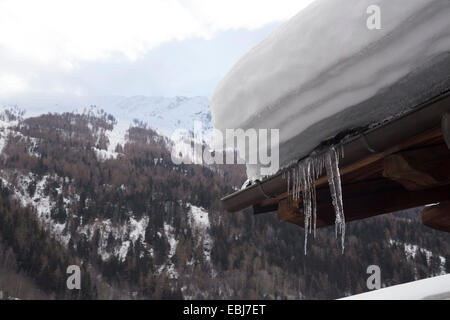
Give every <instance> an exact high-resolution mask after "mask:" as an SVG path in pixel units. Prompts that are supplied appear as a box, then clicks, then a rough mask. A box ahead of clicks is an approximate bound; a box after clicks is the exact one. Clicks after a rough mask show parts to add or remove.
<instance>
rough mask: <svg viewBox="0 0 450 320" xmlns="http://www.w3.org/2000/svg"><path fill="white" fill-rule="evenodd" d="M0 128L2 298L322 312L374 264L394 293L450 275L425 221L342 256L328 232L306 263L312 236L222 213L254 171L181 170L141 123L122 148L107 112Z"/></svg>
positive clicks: (380, 227) (396, 221)
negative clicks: (205, 303) (277, 304)
mask: <svg viewBox="0 0 450 320" xmlns="http://www.w3.org/2000/svg"><path fill="white" fill-rule="evenodd" d="M0 118H1V125H2V127H1V132H0V140H1V146H2V152H1V156H0V157H1V159H0V160H1V162H0V166H1V167H0V178H1V180H0V182H1V190H0V191H1V197H0V292H2V294H1V297H3V298H8V297H11V298H25V299H27V298H45V299H47V298H48V299H52V298H80V299H97V298H98V299H112V298H117V299H171V298H173V299H192V298H196V299H206V298H218V299H228V298H245V299H256V298H262V299H264V298H267V299H322V298H338V297H342V296H345V295H349V294H355V293H360V292H363V291H366V290H367V289H366V287H365V286H366V279H367V277H368V275H367V274H366V268H367V266H369V265H371V264H377V265H379V266H380V268H381V272H382V282H383V285H385V286H388V285H392V284H397V283H402V282H406V281H411V280H414V279H419V278H425V277H429V276H432V275H437V274H441V273H446V272H450V245H449V244H450V238H449V235H448V234H445V233H439V232H436V231H433V230H431V229H429V228H426V227H424V226H422V225H421V223H420V219H419V218H418V216H417V212H414V211H412V212H409V213H404V214H397V215H385V216H380V217H376V218H372V219H368V220H365V221H359V222H352V223H349V224H348V227H347V236H346V249H345V252H344V254H343V255H342V254H341V253H340V250H339V246H338V245H337V244H336V243H335V235H334V228H326V229H323V230H320V231H318V235H317V237H316V239H313V240H311V241H310V242H309V243H308V251H307V255H306V256H305V255H304V252H303V245H304V242H303V241H304V236H303V230H302V229H301V228H298V227H297V226H294V225H289V224H286V223H281V222H278V221H277V219H276V216H274V215H272V214H265V215H259V216H253V215H252V214H251V212H241V213H236V214H230V213H227V212H224V211H223V210H222V209H221V206H220V201H219V199H220V197H221V196H223V195H225V194H229V193H231V192H233V191H234V190H235V189H236V188H237V187H240V185H241V184H242V182H243V181H244V180H245V173H244V172H245V171H244V168H243V167H241V166H222V167H220V166H216V167H206V166H201V165H179V166H177V165H174V164H173V163H172V162H171V157H170V149H171V146H172V142H171V141H170V140H168V139H167V138H166V137H163V136H160V135H158V134H157V133H156V131H155V130H154V129H152V128H150V127H148V126H147V125H146V124H144V123H140V122H138V121H136V122H134V124H133V125H132V126H130V128H129V129H128V131H127V135H126V137H124V139H123V141H124V142H123V143H121V144H117V145H112V139H111V137H112V135H111V133H112V131H113V129H114V127H115V125H116V123H117V121H116V119H115V118H114V117H113V116H111V115H108V114H106V113H104V112H101V111H98V110H97V111H96V112H93V111H92V110H91V111H89V112H85V113H63V114H45V115H41V116H38V117H33V118H26V119H24V118H23V114H21V113H20V112H15V111H14V110H11V111H8V112H4V113H3V114H2V115H1V117H0ZM344 206H345V204H344ZM318 214H319V215H320V212H319V213H318ZM71 264H77V265H80V266H81V267H82V289H81V290H79V291H78V290H75V291H70V290H68V289H67V288H66V278H67V274H66V268H67V266H68V265H71ZM11 279H18V280H19V281H12V280H11Z"/></svg>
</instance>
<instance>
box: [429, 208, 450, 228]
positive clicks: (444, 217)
mask: <svg viewBox="0 0 450 320" xmlns="http://www.w3.org/2000/svg"><path fill="white" fill-rule="evenodd" d="M422 223H423V224H424V225H426V226H427V227H430V228H433V229H436V230H439V231H445V232H450V202H441V203H439V204H437V205H434V206H430V207H425V208H424V209H423V210H422Z"/></svg>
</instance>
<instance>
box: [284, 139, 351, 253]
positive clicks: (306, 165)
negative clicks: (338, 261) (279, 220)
mask: <svg viewBox="0 0 450 320" xmlns="http://www.w3.org/2000/svg"><path fill="white" fill-rule="evenodd" d="M339 156H342V157H344V147H343V145H341V146H339V147H338V149H337V148H336V147H334V146H332V147H330V148H329V149H327V150H326V151H325V152H323V153H320V154H314V155H312V156H311V157H308V158H306V159H304V160H302V161H301V162H299V163H298V164H297V165H296V166H293V167H292V168H291V169H290V170H288V171H287V191H288V195H289V194H292V196H290V197H289V196H288V205H289V207H290V206H291V201H298V200H299V199H300V197H301V198H302V204H303V214H304V227H305V254H306V252H307V250H306V248H307V243H308V234H310V233H313V235H314V238H315V237H316V226H317V202H316V188H315V183H316V180H317V179H318V178H319V177H320V176H321V175H322V173H323V170H324V169H325V170H326V174H327V176H328V184H329V187H330V193H331V198H332V202H333V207H334V211H335V214H336V219H335V234H336V238H337V236H338V234H340V235H341V247H342V252H344V238H345V217H344V206H343V201H342V187H341V177H340V173H339Z"/></svg>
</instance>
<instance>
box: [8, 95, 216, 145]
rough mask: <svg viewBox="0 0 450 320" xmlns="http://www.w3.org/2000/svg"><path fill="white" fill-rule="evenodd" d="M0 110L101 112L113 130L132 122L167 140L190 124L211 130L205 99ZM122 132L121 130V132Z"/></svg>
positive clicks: (77, 100) (79, 100)
mask: <svg viewBox="0 0 450 320" xmlns="http://www.w3.org/2000/svg"><path fill="white" fill-rule="evenodd" d="M0 106H7V107H10V106H18V107H19V108H21V109H23V110H25V117H30V116H37V115H40V114H44V113H48V112H52V113H61V112H72V111H76V112H80V113H82V112H84V111H85V110H86V108H92V106H95V108H98V109H103V110H104V111H105V112H106V113H109V114H112V115H113V116H114V117H115V118H116V119H117V122H118V123H117V128H123V129H125V128H128V126H129V125H130V124H131V123H132V122H133V121H134V120H138V121H140V122H143V123H146V124H147V125H148V126H150V127H151V128H153V129H155V130H156V131H157V132H158V133H159V134H162V135H165V136H167V137H170V136H171V134H172V132H173V131H174V130H175V129H178V128H181V129H186V130H188V131H191V130H193V128H194V121H200V122H201V123H202V129H203V132H206V131H207V130H209V129H211V128H212V125H211V114H210V111H209V102H208V98H207V97H201V96H198V97H182V96H176V97H148V96H132V97H122V96H103V97H78V96H57V97H43V96H40V97H23V98H18V99H15V100H13V101H11V100H9V101H0ZM122 131H123V130H122Z"/></svg>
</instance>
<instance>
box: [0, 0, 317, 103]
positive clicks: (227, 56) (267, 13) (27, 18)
mask: <svg viewBox="0 0 450 320" xmlns="http://www.w3.org/2000/svg"><path fill="white" fill-rule="evenodd" d="M310 2H312V0H145V1H137V0H124V1H114V0H64V1H62V0H39V1H35V0H30V1H22V0H0V98H3V100H4V99H5V98H6V99H7V98H9V97H17V96H21V95H27V94H33V95H40V94H42V95H45V94H70V95H73V94H75V95H81V96H83V95H87V96H90V95H124V96H130V95H140V94H142V95H153V96H154V95H157V96H160V95H163V96H174V95H186V96H197V95H206V96H209V95H210V94H211V93H212V90H213V89H214V87H215V86H216V84H217V82H218V81H219V80H220V79H221V78H222V77H223V76H224V75H225V73H226V72H227V71H228V70H229V68H230V67H231V66H232V65H233V64H234V63H235V62H236V61H237V59H238V58H239V57H240V56H242V55H243V54H244V53H245V52H246V51H247V50H248V49H250V48H251V47H252V46H254V45H255V44H257V43H258V42H259V41H260V40H262V39H263V38H264V37H265V36H267V34H268V33H269V32H270V31H272V30H273V29H274V28H276V27H277V26H278V25H279V24H280V23H282V22H283V21H286V20H287V19H289V18H290V17H292V16H293V15H295V14H296V13H297V12H298V11H300V10H301V9H302V8H303V7H305V6H306V5H307V4H309V3H310Z"/></svg>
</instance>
